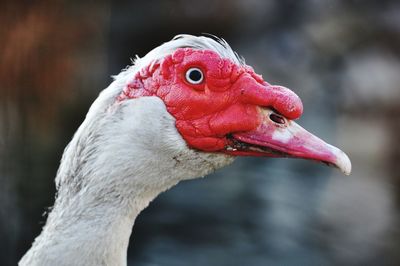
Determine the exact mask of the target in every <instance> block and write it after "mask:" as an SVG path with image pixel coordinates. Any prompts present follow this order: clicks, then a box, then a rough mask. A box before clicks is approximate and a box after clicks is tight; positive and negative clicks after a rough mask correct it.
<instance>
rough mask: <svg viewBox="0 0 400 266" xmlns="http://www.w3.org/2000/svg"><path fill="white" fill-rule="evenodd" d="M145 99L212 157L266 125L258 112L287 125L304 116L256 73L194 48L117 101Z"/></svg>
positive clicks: (150, 71) (290, 97) (150, 70)
mask: <svg viewBox="0 0 400 266" xmlns="http://www.w3.org/2000/svg"><path fill="white" fill-rule="evenodd" d="M192 67H196V68H199V69H201V70H202V72H203V74H204V79H203V81H202V82H201V83H200V84H197V85H193V84H191V83H189V82H188V81H187V80H186V78H185V74H186V71H187V70H188V69H190V68H192ZM142 96H158V97H159V98H161V99H162V100H163V101H164V103H165V105H166V107H167V110H168V112H169V113H170V114H171V115H172V116H174V117H175V119H176V127H177V129H178V131H179V133H180V134H181V135H182V137H183V138H184V139H185V141H186V143H187V144H188V146H189V147H191V148H194V149H198V150H201V151H207V152H213V151H225V148H226V147H227V146H228V145H229V139H228V138H227V135H228V134H232V133H236V132H248V131H252V130H255V129H256V128H257V127H258V126H259V125H260V124H261V122H262V117H261V115H260V112H259V107H270V108H273V109H275V110H276V111H277V112H278V113H280V114H281V115H283V116H285V117H286V118H288V119H297V118H299V117H300V115H301V114H302V112H303V105H302V103H301V100H300V98H299V97H298V96H297V95H296V94H295V93H294V92H292V91H291V90H289V89H287V88H285V87H282V86H273V85H270V84H268V83H267V82H266V81H264V80H263V79H262V77H261V76H260V75H257V74H256V73H255V72H254V71H253V69H252V68H251V67H249V66H246V65H237V64H235V63H234V62H232V61H231V60H229V59H226V58H221V57H220V56H219V55H218V54H217V53H215V52H214V51H210V50H194V49H190V48H181V49H177V50H176V51H175V52H174V53H173V54H172V55H169V56H167V57H165V58H163V59H161V60H159V61H158V62H156V63H155V64H154V65H152V66H148V67H146V68H144V69H142V70H141V71H139V72H138V73H137V74H136V75H135V77H133V79H132V81H131V82H129V84H128V85H127V86H126V88H125V89H124V90H123V92H122V94H121V95H120V96H119V97H118V100H119V101H122V100H125V99H131V98H138V97H142ZM237 155H240V154H237Z"/></svg>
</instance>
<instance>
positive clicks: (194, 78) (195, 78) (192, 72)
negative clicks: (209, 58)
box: [185, 67, 204, 84]
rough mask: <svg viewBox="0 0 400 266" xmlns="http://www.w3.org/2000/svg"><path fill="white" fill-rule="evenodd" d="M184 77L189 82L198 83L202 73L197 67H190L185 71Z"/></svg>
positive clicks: (202, 77) (200, 80)
mask: <svg viewBox="0 0 400 266" xmlns="http://www.w3.org/2000/svg"><path fill="white" fill-rule="evenodd" d="M185 78H186V80H187V82H189V83H191V84H200V83H201V82H202V81H203V79H204V75H203V72H202V71H201V70H200V69H199V68H197V67H192V68H189V69H188V70H187V71H186V74H185Z"/></svg>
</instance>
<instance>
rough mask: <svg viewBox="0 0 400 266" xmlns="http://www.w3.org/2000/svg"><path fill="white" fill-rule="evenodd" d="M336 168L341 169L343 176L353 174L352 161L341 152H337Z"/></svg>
mask: <svg viewBox="0 0 400 266" xmlns="http://www.w3.org/2000/svg"><path fill="white" fill-rule="evenodd" d="M335 165H336V167H337V168H339V169H340V170H341V171H342V172H343V174H345V175H350V174H351V161H350V159H349V157H348V156H347V154H346V153H344V152H343V151H341V150H339V149H338V150H337V152H336V163H335Z"/></svg>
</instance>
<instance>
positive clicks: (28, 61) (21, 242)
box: [0, 0, 400, 266]
mask: <svg viewBox="0 0 400 266" xmlns="http://www.w3.org/2000/svg"><path fill="white" fill-rule="evenodd" d="M180 33H190V34H195V35H198V34H201V33H212V34H215V35H217V36H220V37H223V38H224V39H226V40H227V41H228V42H229V43H230V44H231V46H232V47H233V49H235V50H236V51H237V52H239V54H241V55H242V56H244V57H245V58H246V62H247V64H249V65H251V66H253V67H254V68H255V70H256V72H258V73H260V74H263V76H264V78H265V79H266V80H267V81H268V82H270V83H273V84H280V85H284V86H286V87H289V88H291V89H293V90H294V91H295V92H296V93H297V94H298V95H299V96H300V97H301V98H302V100H303V103H304V106H305V112H304V115H303V118H302V119H300V124H302V125H303V126H304V127H306V128H307V129H309V130H310V131H311V132H314V133H315V134H316V135H318V136H320V137H322V138H324V139H325V140H327V141H328V142H330V143H332V144H334V145H336V146H339V147H340V148H342V149H343V150H344V151H346V152H347V153H348V154H349V156H350V158H351V159H352V163H353V174H352V175H351V176H350V177H345V176H342V175H341V173H340V172H339V171H337V170H334V169H330V168H327V167H325V166H322V165H318V164H315V163H312V162H308V161H302V160H297V161H296V160H288V159H262V158H261V159H260V158H259V159H254V158H240V159H238V160H237V161H236V162H235V163H234V164H233V165H231V166H229V167H226V168H224V169H222V170H219V171H218V172H217V173H215V174H213V175H211V176H208V177H207V178H205V179H199V180H193V181H187V182H183V183H181V184H179V185H178V186H177V187H175V188H173V189H171V190H170V191H168V192H166V193H163V194H162V195H160V196H159V197H158V198H157V199H156V200H155V201H154V202H152V203H151V205H150V207H149V208H148V209H146V210H145V211H144V212H143V213H142V214H141V215H140V216H139V218H138V219H137V221H136V224H135V227H134V230H133V231H134V232H133V238H132V239H131V242H130V247H129V255H128V264H129V265H139V266H141V265H143V266H144V265H400V231H399V230H400V229H399V228H400V227H399V214H400V198H399V195H400V189H399V188H400V186H399V185H400V182H399V181H400V163H399V159H400V136H399V131H400V104H399V102H400V34H399V33H400V2H398V1H394V0H393V1H384V0H381V1H345V0H343V1H333V0H305V1H295V0H293V1H289V0H285V1H282V0H281V1H263V0H233V1H232V0H221V1H210V0H205V1H204V0H203V1H200V0H197V1H195V0H174V1H118V2H117V1H116V2H112V1H85V2H83V1H35V2H28V1H9V2H4V1H2V2H1V3H0V265H5V266H6V265H15V264H16V262H17V261H18V260H19V258H20V257H21V256H22V254H23V253H25V252H26V250H27V249H28V248H29V247H30V245H31V243H32V241H33V239H34V237H35V236H36V235H38V233H39V232H40V229H41V227H42V226H43V224H44V222H45V219H46V218H45V216H44V213H45V212H46V210H47V208H48V207H50V206H52V204H53V201H54V193H55V188H54V181H53V179H54V176H55V173H56V170H57V167H58V163H59V159H60V158H61V154H62V151H63V148H64V147H65V145H66V144H67V143H68V141H69V140H70V139H71V137H72V135H73V133H74V131H75V130H76V129H77V127H78V126H79V124H80V123H81V122H82V121H83V118H84V115H85V114H86V112H87V110H88V108H89V106H90V104H91V102H92V101H93V100H94V99H95V98H96V97H97V95H98V93H99V92H100V91H101V90H102V89H103V88H105V87H106V86H108V84H109V83H110V82H111V78H110V75H113V74H117V73H118V72H119V71H120V70H121V69H123V68H124V67H125V66H126V65H128V64H130V58H132V57H134V55H136V54H138V55H139V56H143V55H145V54H146V53H147V52H148V51H149V50H151V49H152V48H154V47H156V46H158V45H160V44H161V43H162V42H165V41H168V40H170V39H171V38H172V37H173V36H174V35H176V34H180Z"/></svg>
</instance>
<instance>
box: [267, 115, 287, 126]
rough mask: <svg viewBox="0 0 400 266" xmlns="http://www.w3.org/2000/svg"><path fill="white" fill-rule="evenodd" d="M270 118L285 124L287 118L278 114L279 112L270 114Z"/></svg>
mask: <svg viewBox="0 0 400 266" xmlns="http://www.w3.org/2000/svg"><path fill="white" fill-rule="evenodd" d="M269 119H271V120H272V121H274V122H275V123H277V124H285V118H283V117H282V116H280V115H278V114H274V113H272V114H270V115H269Z"/></svg>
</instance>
